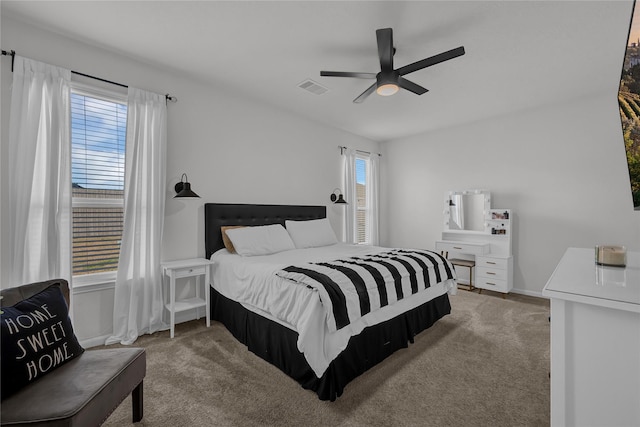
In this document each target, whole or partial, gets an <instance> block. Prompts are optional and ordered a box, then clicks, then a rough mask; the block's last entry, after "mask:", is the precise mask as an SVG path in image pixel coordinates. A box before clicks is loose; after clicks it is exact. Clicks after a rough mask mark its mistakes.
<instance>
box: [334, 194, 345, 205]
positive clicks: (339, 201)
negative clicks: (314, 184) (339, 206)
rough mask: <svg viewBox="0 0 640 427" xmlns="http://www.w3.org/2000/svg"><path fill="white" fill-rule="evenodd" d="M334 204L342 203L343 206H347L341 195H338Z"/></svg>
mask: <svg viewBox="0 0 640 427" xmlns="http://www.w3.org/2000/svg"><path fill="white" fill-rule="evenodd" d="M334 203H344V204H347V201H346V200H345V199H344V197H343V196H342V194H338V200H336V201H335V202H334Z"/></svg>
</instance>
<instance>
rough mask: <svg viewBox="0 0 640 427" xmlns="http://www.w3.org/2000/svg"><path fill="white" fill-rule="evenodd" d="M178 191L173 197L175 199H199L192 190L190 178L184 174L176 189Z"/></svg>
mask: <svg viewBox="0 0 640 427" xmlns="http://www.w3.org/2000/svg"><path fill="white" fill-rule="evenodd" d="M174 189H175V190H176V195H175V196H173V198H174V199H177V198H185V199H199V198H200V196H198V195H197V194H196V193H194V192H193V191H192V190H191V184H190V183H189V178H187V174H186V173H183V174H182V177H181V178H180V182H179V183H177V184H176V186H175V187H174Z"/></svg>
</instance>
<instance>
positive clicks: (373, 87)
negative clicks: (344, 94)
mask: <svg viewBox="0 0 640 427" xmlns="http://www.w3.org/2000/svg"><path fill="white" fill-rule="evenodd" d="M377 86H378V84H377V83H374V84H372V85H371V86H369V87H368V88H367V90H365V91H364V92H362V93H361V94H360V96H358V97H357V98H356V99H354V100H353V102H354V103H356V104H360V103H361V102H362V101H364V100H365V99H366V98H367V97H368V96H369V95H371V94H372V93H373V92H375V90H376V87H377Z"/></svg>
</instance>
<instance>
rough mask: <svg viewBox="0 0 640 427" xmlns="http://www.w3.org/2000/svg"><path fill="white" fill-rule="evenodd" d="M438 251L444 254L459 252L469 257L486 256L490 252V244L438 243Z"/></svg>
mask: <svg viewBox="0 0 640 427" xmlns="http://www.w3.org/2000/svg"><path fill="white" fill-rule="evenodd" d="M436 250H438V251H444V252H457V253H462V254H469V255H484V254H486V253H488V252H489V245H488V244H478V243H475V244H471V243H465V242H447V241H437V242H436Z"/></svg>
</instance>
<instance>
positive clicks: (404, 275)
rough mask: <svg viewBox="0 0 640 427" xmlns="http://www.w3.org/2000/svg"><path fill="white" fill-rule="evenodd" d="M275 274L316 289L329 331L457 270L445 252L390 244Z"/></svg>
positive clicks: (444, 277) (283, 270)
mask: <svg viewBox="0 0 640 427" xmlns="http://www.w3.org/2000/svg"><path fill="white" fill-rule="evenodd" d="M276 275H278V276H280V277H282V278H285V279H289V280H292V281H294V282H296V283H300V284H303V285H306V286H309V287H310V288H313V289H314V290H316V291H318V293H319V296H320V301H321V302H322V305H323V306H324V308H325V310H326V312H327V323H328V326H329V330H331V331H336V330H338V329H341V328H343V327H345V326H347V325H348V324H350V323H352V322H354V321H355V320H357V319H359V318H360V317H362V316H364V315H365V314H367V313H369V312H371V311H374V310H376V309H379V308H381V307H384V306H386V305H390V304H393V303H395V302H397V301H399V300H401V299H403V298H406V297H408V296H410V295H412V294H415V293H417V292H419V291H420V290H422V289H426V288H428V287H430V286H431V285H432V284H435V283H439V282H441V281H443V280H446V279H455V270H454V269H453V267H452V266H451V264H450V263H449V261H447V260H446V259H445V258H444V257H443V256H442V255H440V254H438V253H436V252H432V251H426V250H414V249H392V250H387V251H384V252H379V253H376V254H373V255H367V256H363V257H351V258H345V259H339V260H335V261H331V262H317V263H308V264H304V265H301V266H289V267H286V268H284V269H282V270H279V271H278V272H276Z"/></svg>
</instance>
